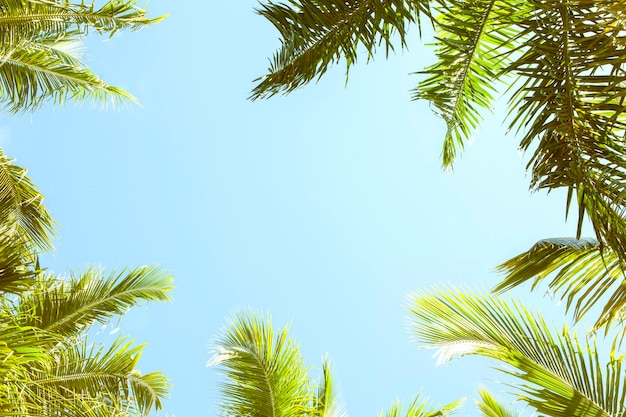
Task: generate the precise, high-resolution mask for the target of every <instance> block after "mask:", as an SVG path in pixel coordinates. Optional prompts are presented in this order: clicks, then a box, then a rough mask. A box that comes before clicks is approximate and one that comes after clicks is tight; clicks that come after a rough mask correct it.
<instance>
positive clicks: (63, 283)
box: [17, 267, 174, 337]
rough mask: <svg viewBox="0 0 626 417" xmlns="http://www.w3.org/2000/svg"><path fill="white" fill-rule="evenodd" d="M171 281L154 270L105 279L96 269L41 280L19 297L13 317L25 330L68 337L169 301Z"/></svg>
mask: <svg viewBox="0 0 626 417" xmlns="http://www.w3.org/2000/svg"><path fill="white" fill-rule="evenodd" d="M173 282H174V281H173V279H172V277H171V275H170V274H169V273H167V272H165V271H163V270H161V269H159V268H156V267H140V268H135V269H133V270H130V271H122V272H121V273H113V274H111V275H109V276H105V275H104V272H103V271H102V270H100V269H97V268H91V269H88V270H86V271H84V272H82V273H80V274H78V276H77V275H75V274H73V273H72V274H71V275H70V277H69V279H68V280H61V279H58V278H57V277H54V276H47V277H42V278H41V279H40V280H39V281H38V283H37V285H36V286H35V287H34V288H33V289H32V290H31V291H29V292H28V293H25V294H22V295H21V298H20V302H19V305H18V306H17V310H18V313H17V316H18V317H20V318H23V321H22V324H23V325H25V326H35V327H38V328H41V329H44V330H46V331H48V332H51V333H56V334H59V335H65V336H67V337H71V336H72V335H75V334H78V333H80V332H81V331H83V330H85V329H86V328H88V327H89V326H91V325H92V324H93V323H95V322H96V321H98V322H101V323H106V322H108V321H109V320H110V319H111V318H112V317H113V316H116V315H123V314H125V313H126V312H127V310H128V309H129V308H130V307H132V306H134V305H137V304H139V303H141V302H143V301H169V293H170V291H171V289H172V288H173V287H172V284H173Z"/></svg>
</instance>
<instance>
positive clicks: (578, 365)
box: [409, 289, 626, 417]
mask: <svg viewBox="0 0 626 417" xmlns="http://www.w3.org/2000/svg"><path fill="white" fill-rule="evenodd" d="M412 298H413V299H412V304H411V305H410V307H409V310H410V312H411V314H412V316H413V320H412V330H413V333H414V335H415V336H416V338H417V340H418V341H419V342H421V343H423V344H424V345H425V346H426V347H429V348H435V349H438V355H439V361H440V362H447V361H449V360H451V359H452V358H454V357H457V356H463V355H468V354H475V355H481V356H486V357H489V358H492V359H495V360H496V361H497V368H498V369H500V370H501V371H502V372H504V373H507V374H510V375H513V376H515V377H516V378H517V379H518V381H519V382H518V383H517V384H515V385H513V386H512V388H514V389H516V390H518V395H519V397H520V399H522V400H523V401H525V402H527V403H528V404H529V405H530V406H531V407H533V408H535V409H536V410H537V412H538V413H539V414H540V415H549V416H552V417H578V416H580V417H583V416H598V417H600V416H606V417H609V416H611V417H618V416H622V415H623V411H624V407H625V406H626V379H625V378H624V377H625V374H624V369H623V368H622V362H623V357H622V356H615V355H613V354H611V355H610V357H607V358H606V359H604V360H603V359H602V358H601V357H600V354H599V353H598V352H597V351H595V349H594V341H593V340H590V341H588V342H581V341H579V340H578V338H577V337H576V335H575V333H574V334H572V333H571V332H570V331H569V329H568V328H567V327H564V328H563V329H561V330H560V331H558V332H555V331H554V330H552V329H550V328H548V326H547V325H546V323H545V321H544V319H543V318H542V317H541V315H539V314H537V313H532V312H530V311H528V310H527V309H525V308H524V307H522V306H520V304H519V303H516V302H514V301H508V302H507V301H505V300H504V299H503V298H500V297H494V296H492V295H490V294H480V293H473V292H471V291H467V290H465V291H459V290H454V289H450V290H445V289H444V290H434V291H432V292H430V293H419V294H415V295H414V296H413V297H412Z"/></svg>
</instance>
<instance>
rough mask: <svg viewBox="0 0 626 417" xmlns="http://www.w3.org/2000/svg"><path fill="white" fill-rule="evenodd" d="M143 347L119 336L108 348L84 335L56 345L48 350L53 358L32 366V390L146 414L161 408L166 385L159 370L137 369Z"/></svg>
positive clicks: (167, 386)
mask: <svg viewBox="0 0 626 417" xmlns="http://www.w3.org/2000/svg"><path fill="white" fill-rule="evenodd" d="M143 348H144V345H139V346H133V341H132V340H130V341H129V340H127V339H125V338H118V339H117V340H116V341H115V342H113V344H111V346H109V347H108V348H107V349H105V348H104V347H103V346H97V345H94V344H88V343H87V338H86V337H83V338H82V339H81V340H79V341H77V342H76V343H62V344H59V345H57V346H56V347H55V348H54V350H53V351H51V352H50V354H51V355H52V356H53V357H54V358H55V360H54V361H51V362H46V363H44V364H42V365H41V366H33V367H32V378H31V382H30V388H32V390H31V391H36V390H37V389H39V390H44V391H46V392H47V393H48V394H50V392H51V391H54V392H55V394H54V396H56V395H58V396H60V397H63V396H65V397H68V398H67V400H68V401H71V397H75V398H80V399H87V401H86V404H89V405H90V404H92V403H104V404H108V405H109V406H110V407H113V408H115V409H117V410H118V411H121V412H128V413H130V414H131V415H135V416H137V415H140V416H146V415H148V414H149V413H150V412H152V411H153V410H154V411H158V410H160V409H161V408H162V400H163V399H164V398H166V397H167V395H168V390H169V384H168V382H167V379H166V378H165V377H164V376H163V375H162V374H161V373H160V372H155V373H150V374H147V375H141V373H140V372H139V371H138V370H137V369H136V367H137V363H138V361H139V359H140V357H141V353H142V351H143ZM30 400H31V401H33V402H36V401H38V398H32V399H30Z"/></svg>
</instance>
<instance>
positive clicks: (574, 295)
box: [494, 238, 626, 330]
mask: <svg viewBox="0 0 626 417" xmlns="http://www.w3.org/2000/svg"><path fill="white" fill-rule="evenodd" d="M497 271H498V272H500V273H503V274H505V277H504V279H503V280H502V282H500V283H499V284H498V285H497V286H496V287H495V288H494V291H495V292H496V293H501V292H504V291H507V290H509V289H511V288H513V287H516V286H518V285H521V284H523V283H524V282H527V281H532V283H533V284H532V285H533V288H535V287H536V286H537V285H538V284H539V283H541V282H544V281H547V285H548V289H549V291H550V293H551V294H556V295H557V296H558V297H559V298H561V299H562V300H565V301H566V306H567V308H568V310H570V309H571V310H573V315H574V320H576V321H578V320H580V319H581V318H582V317H583V316H584V315H585V314H587V313H588V312H589V311H590V310H591V309H592V308H593V307H594V306H595V305H596V304H597V303H598V302H599V301H601V300H602V297H603V296H604V295H606V294H611V295H610V297H609V299H608V300H607V301H605V305H604V307H603V309H602V312H601V313H600V316H599V318H598V319H597V321H596V323H595V325H594V328H595V329H599V328H601V327H603V326H606V327H607V330H608V328H609V327H610V325H611V323H613V322H615V321H619V320H621V319H622V318H623V316H624V313H625V312H626V288H624V285H623V283H624V279H625V278H626V276H625V275H624V271H625V270H624V262H623V261H622V260H621V258H620V257H618V256H617V255H616V254H615V253H614V252H613V251H612V250H611V249H609V248H604V249H603V248H601V246H600V244H599V243H598V241H596V240H594V239H574V238H555V239H544V240H541V241H539V242H537V243H536V244H535V245H534V246H533V247H532V248H530V249H529V250H528V251H526V252H524V253H522V254H520V255H518V256H516V257H514V258H511V259H509V260H508V261H506V262H504V263H503V264H501V265H499V266H498V267H497Z"/></svg>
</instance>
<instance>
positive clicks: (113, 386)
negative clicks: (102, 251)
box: [0, 152, 173, 417]
mask: <svg viewBox="0 0 626 417" xmlns="http://www.w3.org/2000/svg"><path fill="white" fill-rule="evenodd" d="M42 201H43V196H42V195H41V193H40V192H39V191H38V190H37V189H36V188H35V186H34V185H33V183H32V182H31V181H30V180H29V179H28V177H26V171H25V170H24V169H22V168H20V167H18V166H16V165H14V164H13V161H11V160H9V159H8V158H6V156H5V155H4V154H2V153H1V152H0V225H2V229H1V230H0V377H2V381H3V383H2V385H1V386H0V415H31V416H66V415H67V416H75V415H85V416H100V417H101V416H107V415H111V416H145V415H147V414H148V413H149V412H151V411H152V410H158V409H160V408H161V406H162V400H163V398H165V397H166V395H167V392H168V386H169V385H168V383H167V380H166V378H165V377H164V376H163V375H162V374H161V373H160V372H153V373H148V374H145V375H142V374H141V372H140V371H139V370H138V369H137V363H138V360H139V358H140V356H141V352H142V350H143V346H142V345H135V344H134V343H133V341H132V340H131V339H127V338H124V337H119V338H118V339H117V340H115V341H114V342H113V343H112V344H111V345H110V346H108V347H107V346H104V345H102V344H94V343H91V342H90V341H89V339H88V332H89V330H90V328H91V327H92V325H93V324H95V323H97V322H100V323H108V322H109V321H110V320H111V319H112V318H114V317H116V316H121V315H123V314H124V313H125V312H126V311H127V310H128V309H129V308H130V307H132V306H134V305H137V304H138V303H141V302H144V301H167V300H169V295H168V293H169V291H170V289H171V288H172V282H173V281H172V278H171V277H170V275H169V274H167V273H165V272H163V271H161V270H159V269H157V268H155V267H140V268H136V269H132V270H124V271H121V272H119V273H114V274H110V275H106V274H105V273H104V272H103V271H102V270H100V269H97V268H91V269H88V270H86V271H83V272H80V273H70V274H69V275H68V276H57V275H54V274H51V273H49V272H46V271H45V270H44V269H42V268H41V267H40V266H39V261H38V255H39V253H40V252H41V251H43V250H45V249H48V248H50V247H52V242H51V236H52V235H53V233H54V222H53V220H52V219H51V218H50V216H49V214H48V212H47V211H46V209H45V207H44V206H43V204H42Z"/></svg>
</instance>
